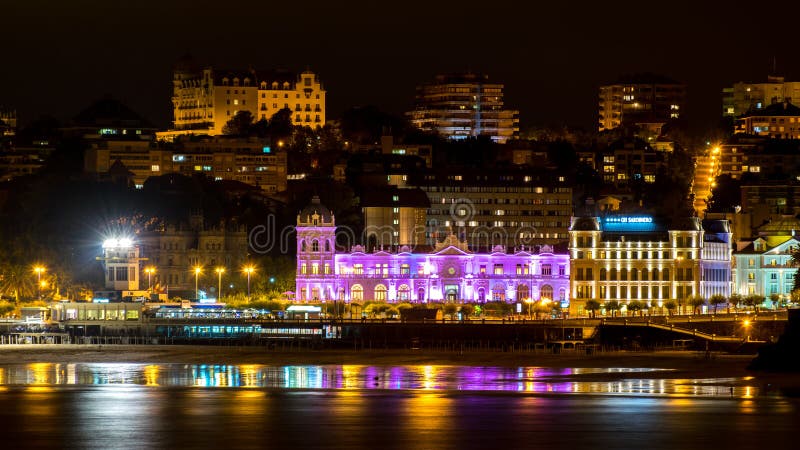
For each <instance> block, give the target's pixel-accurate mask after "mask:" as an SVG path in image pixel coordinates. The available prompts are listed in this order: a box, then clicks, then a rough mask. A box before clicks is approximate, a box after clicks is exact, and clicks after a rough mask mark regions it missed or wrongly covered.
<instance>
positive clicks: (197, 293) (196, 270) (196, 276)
mask: <svg viewBox="0 0 800 450" xmlns="http://www.w3.org/2000/svg"><path fill="white" fill-rule="evenodd" d="M192 270H193V271H194V299H195V300H196V301H199V300H200V288H199V285H198V284H197V283H198V279H199V278H200V274H201V273H203V268H202V267H200V266H194V268H193V269H192Z"/></svg>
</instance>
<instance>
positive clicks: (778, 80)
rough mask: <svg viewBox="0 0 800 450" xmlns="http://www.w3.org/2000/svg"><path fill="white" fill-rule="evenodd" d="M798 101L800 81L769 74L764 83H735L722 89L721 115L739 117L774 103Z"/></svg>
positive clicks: (799, 97)
mask: <svg viewBox="0 0 800 450" xmlns="http://www.w3.org/2000/svg"><path fill="white" fill-rule="evenodd" d="M783 102H789V103H800V81H786V80H785V79H784V77H777V76H769V77H767V82H766V83H743V82H740V83H736V84H734V85H733V86H731V87H727V88H725V89H723V90H722V115H723V116H726V117H739V116H741V115H742V114H745V113H747V112H748V111H751V110H757V109H763V108H766V107H768V106H770V105H773V104H776V103H783Z"/></svg>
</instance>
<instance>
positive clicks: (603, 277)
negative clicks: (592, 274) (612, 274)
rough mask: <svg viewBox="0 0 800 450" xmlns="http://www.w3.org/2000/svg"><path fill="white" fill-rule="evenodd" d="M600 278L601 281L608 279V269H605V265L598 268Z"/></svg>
mask: <svg viewBox="0 0 800 450" xmlns="http://www.w3.org/2000/svg"><path fill="white" fill-rule="evenodd" d="M600 279H601V280H603V281H605V280H607V279H608V271H607V270H606V269H605V267H603V268H601V269H600Z"/></svg>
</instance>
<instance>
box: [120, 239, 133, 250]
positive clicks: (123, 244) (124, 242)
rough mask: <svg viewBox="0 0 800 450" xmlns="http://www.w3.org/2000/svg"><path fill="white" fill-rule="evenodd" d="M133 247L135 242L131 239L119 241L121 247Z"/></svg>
mask: <svg viewBox="0 0 800 450" xmlns="http://www.w3.org/2000/svg"><path fill="white" fill-rule="evenodd" d="M132 245H133V241H132V240H131V239H129V238H122V239H120V240H119V246H120V247H123V248H126V247H130V246H132Z"/></svg>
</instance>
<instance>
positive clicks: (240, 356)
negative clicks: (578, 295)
mask: <svg viewBox="0 0 800 450" xmlns="http://www.w3.org/2000/svg"><path fill="white" fill-rule="evenodd" d="M752 358H753V356H751V355H726V354H718V353H714V354H711V357H710V358H706V355H705V354H704V353H703V352H688V351H671V352H601V353H597V354H594V355H585V354H576V353H563V354H552V353H544V352H541V353H534V352H463V353H459V352H455V351H454V352H434V351H428V350H307V349H304V350H296V351H288V350H287V351H275V350H268V349H265V348H263V347H235V346H231V347H215V346H195V345H170V346H167V345H161V346H156V345H144V346H143V345H138V346H134V345H4V346H0V364H21V363H35V362H51V363H90V362H96V363H153V364H156V363H161V364H166V363H178V364H263V365H309V364H314V365H339V364H347V365H377V366H395V365H461V366H498V367H522V366H541V367H646V368H661V369H671V370H673V371H676V372H681V374H684V375H685V374H688V373H695V372H702V373H707V374H708V375H709V376H726V377H739V376H747V375H748V372H747V371H746V369H745V367H746V366H747V364H748V363H749V362H750V361H751V360H752Z"/></svg>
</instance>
